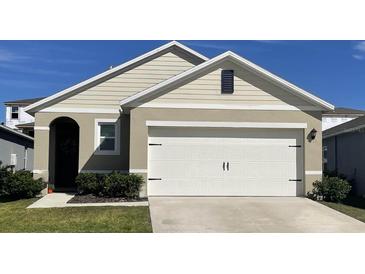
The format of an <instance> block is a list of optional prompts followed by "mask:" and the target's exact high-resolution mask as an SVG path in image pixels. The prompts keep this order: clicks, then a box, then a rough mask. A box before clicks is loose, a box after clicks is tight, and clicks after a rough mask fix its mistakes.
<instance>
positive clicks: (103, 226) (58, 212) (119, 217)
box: [0, 199, 152, 232]
mask: <svg viewBox="0 0 365 274" xmlns="http://www.w3.org/2000/svg"><path fill="white" fill-rule="evenodd" d="M35 200H36V199H27V200H20V201H12V202H6V201H0V232H152V227H151V221H150V215H149V209H148V207H74V208H49V209H48V208H46V209H43V208H42V209H38V208H37V209H27V208H26V207H27V206H28V205H30V204H31V203H33V202H34V201H35Z"/></svg>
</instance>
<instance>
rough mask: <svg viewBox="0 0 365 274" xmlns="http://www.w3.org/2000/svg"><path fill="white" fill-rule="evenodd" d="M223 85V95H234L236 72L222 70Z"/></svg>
mask: <svg viewBox="0 0 365 274" xmlns="http://www.w3.org/2000/svg"><path fill="white" fill-rule="evenodd" d="M221 85H222V93H223V94H232V93H233V91H234V71H233V70H222V74H221Z"/></svg>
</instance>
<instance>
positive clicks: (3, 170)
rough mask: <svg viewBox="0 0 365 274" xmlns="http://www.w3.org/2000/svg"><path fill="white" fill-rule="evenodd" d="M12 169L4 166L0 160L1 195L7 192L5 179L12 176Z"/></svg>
mask: <svg viewBox="0 0 365 274" xmlns="http://www.w3.org/2000/svg"><path fill="white" fill-rule="evenodd" d="M11 174H12V173H11V169H10V168H9V167H7V166H2V162H1V161H0V196H3V195H4V194H5V189H4V185H5V180H6V179H7V178H8V177H10V176H11Z"/></svg>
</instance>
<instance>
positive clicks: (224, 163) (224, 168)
mask: <svg viewBox="0 0 365 274" xmlns="http://www.w3.org/2000/svg"><path fill="white" fill-rule="evenodd" d="M225 170H226V162H223V171H225Z"/></svg>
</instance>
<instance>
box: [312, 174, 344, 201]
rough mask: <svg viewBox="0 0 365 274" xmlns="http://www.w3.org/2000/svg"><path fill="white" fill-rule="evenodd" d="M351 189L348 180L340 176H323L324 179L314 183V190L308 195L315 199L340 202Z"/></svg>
mask: <svg viewBox="0 0 365 274" xmlns="http://www.w3.org/2000/svg"><path fill="white" fill-rule="evenodd" d="M350 190H351V185H350V183H349V182H348V181H346V180H344V179H341V178H339V177H329V176H323V179H322V181H315V182H314V183H313V190H312V192H308V193H307V196H308V197H309V198H311V199H314V200H324V201H327V202H336V203H337V202H340V201H342V200H344V199H345V198H346V197H347V195H348V194H349V192H350Z"/></svg>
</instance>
